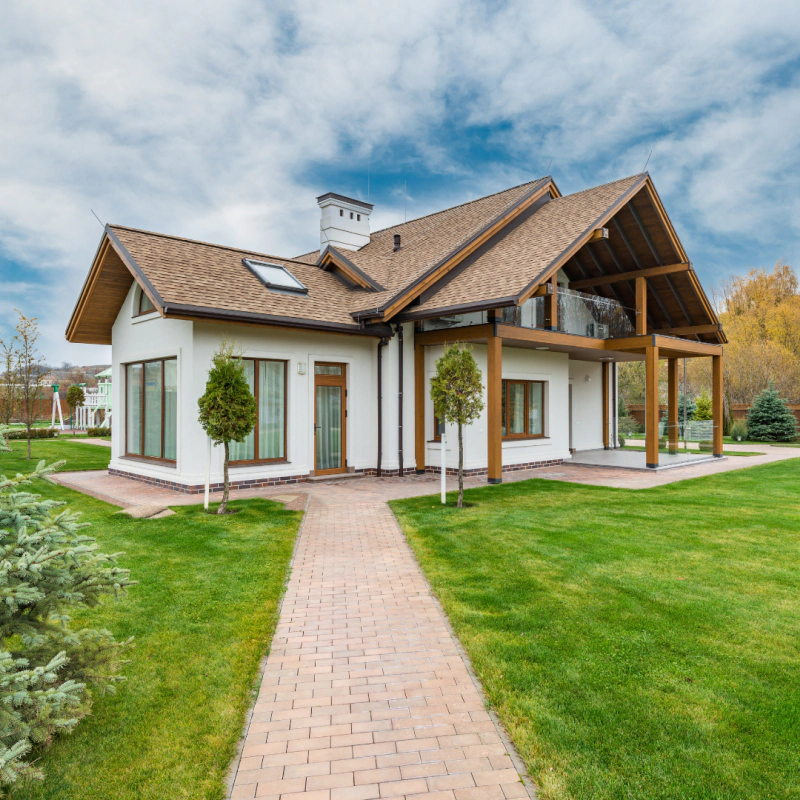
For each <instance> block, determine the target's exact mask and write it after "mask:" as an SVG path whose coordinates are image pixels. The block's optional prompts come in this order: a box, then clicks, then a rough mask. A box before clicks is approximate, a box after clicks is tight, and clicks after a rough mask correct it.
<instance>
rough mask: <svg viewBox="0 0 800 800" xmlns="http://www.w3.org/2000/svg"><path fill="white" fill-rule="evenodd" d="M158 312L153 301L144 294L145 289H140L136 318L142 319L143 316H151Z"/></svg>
mask: <svg viewBox="0 0 800 800" xmlns="http://www.w3.org/2000/svg"><path fill="white" fill-rule="evenodd" d="M155 310H156V307H155V306H154V305H153V301H152V300H151V299H150V298H149V297H148V296H147V295H146V294H145V293H144V290H143V289H139V299H138V300H137V301H136V313H135V314H134V315H133V316H134V317H141V316H142V314H150V313H152V312H153V311H155Z"/></svg>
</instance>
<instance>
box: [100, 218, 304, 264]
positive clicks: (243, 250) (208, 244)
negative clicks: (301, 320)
mask: <svg viewBox="0 0 800 800" xmlns="http://www.w3.org/2000/svg"><path fill="white" fill-rule="evenodd" d="M108 227H109V228H112V229H114V230H123V231H131V232H132V233H143V234H145V235H146V236H157V237H158V238H160V239H172V240H173V241H176V242H188V243H189V244H199V245H202V246H203V247H214V248H216V249H217V250H228V251H229V252H232V253H247V254H248V255H253V256H260V257H262V258H275V259H277V260H279V261H291V262H294V263H298V264H305V265H306V266H309V264H308V262H307V261H300V260H299V257H296V256H295V257H289V258H287V257H286V256H276V255H272V254H270V253H262V252H259V251H258V250H248V249H246V248H243V247H230V246H229V245H225V244H215V243H214V242H204V241H202V240H200V239H189V238H187V237H186V236H173V235H172V234H169V233H158V232H157V231H146V230H145V229H144V228H131V227H130V226H128V225H114V224H111V223H109V224H108ZM311 252H314V251H313V250H312V251H311Z"/></svg>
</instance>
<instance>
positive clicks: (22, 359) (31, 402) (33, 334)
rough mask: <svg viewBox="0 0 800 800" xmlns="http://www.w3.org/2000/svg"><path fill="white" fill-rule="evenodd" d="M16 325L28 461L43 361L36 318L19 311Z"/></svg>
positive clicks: (19, 378) (21, 400)
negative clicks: (38, 343) (39, 348)
mask: <svg viewBox="0 0 800 800" xmlns="http://www.w3.org/2000/svg"><path fill="white" fill-rule="evenodd" d="M14 310H15V311H16V312H17V314H19V322H18V323H17V328H16V330H17V341H18V342H19V346H18V348H17V368H16V373H17V379H18V381H19V383H20V388H19V393H20V412H21V414H20V416H21V417H22V421H23V422H24V423H25V430H26V432H27V439H28V460H29V461H30V458H31V428H32V427H33V423H34V422H35V420H34V418H33V417H34V408H35V404H36V399H37V397H38V395H39V386H40V383H41V377H42V370H43V368H44V361H43V360H42V356H41V354H40V353H39V351H38V349H37V347H36V340H37V339H38V338H39V325H38V322H37V319H36V317H26V316H25V315H24V314H23V313H22V312H21V311H20V310H19V309H16V308H15V309H14Z"/></svg>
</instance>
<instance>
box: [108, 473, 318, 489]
mask: <svg viewBox="0 0 800 800" xmlns="http://www.w3.org/2000/svg"><path fill="white" fill-rule="evenodd" d="M108 474H109V475H114V476H115V477H118V478H129V479H130V480H132V481H139V483H146V484H148V485H149V486H158V487H160V488H162V489H171V490H172V491H174V492H180V493H181V494H203V492H205V490H206V487H205V484H202V483H201V484H200V485H194V486H190V485H188V484H185V483H178V482H177V481H170V480H166V479H165V478H153V477H152V476H150V475H137V474H136V473H135V472H126V471H125V470H121V469H113V468H111V467H109V470H108ZM307 479H308V476H307V475H283V476H278V477H276V478H252V479H250V480H241V481H231V482H230V488H231V489H263V488H266V487H269V486H289V485H290V484H294V483H305V482H306V480H307ZM224 488H225V485H224V484H223V483H221V482H220V483H212V484H211V485H210V486H209V491H212V492H221V491H222V490H223V489H224Z"/></svg>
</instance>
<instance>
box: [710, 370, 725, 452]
mask: <svg viewBox="0 0 800 800" xmlns="http://www.w3.org/2000/svg"><path fill="white" fill-rule="evenodd" d="M711 418H712V420H713V421H714V456H715V457H716V458H722V433H723V430H722V356H721V355H719V356H711Z"/></svg>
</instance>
